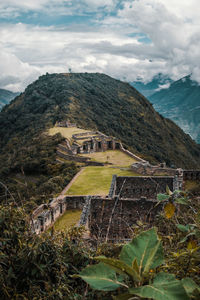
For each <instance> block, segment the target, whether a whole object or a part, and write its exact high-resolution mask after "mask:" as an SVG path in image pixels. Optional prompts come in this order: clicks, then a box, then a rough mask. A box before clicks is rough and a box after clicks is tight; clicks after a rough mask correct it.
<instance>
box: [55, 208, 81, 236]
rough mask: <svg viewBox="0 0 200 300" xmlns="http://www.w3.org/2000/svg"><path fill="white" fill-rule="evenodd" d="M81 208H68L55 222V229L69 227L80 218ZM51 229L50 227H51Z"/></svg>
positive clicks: (59, 229) (60, 229)
mask: <svg viewBox="0 0 200 300" xmlns="http://www.w3.org/2000/svg"><path fill="white" fill-rule="evenodd" d="M80 216H81V210H76V209H74V210H67V211H66V212H65V213H64V214H63V215H62V216H61V217H60V218H59V219H58V220H57V221H56V222H55V224H54V229H55V231H62V230H65V229H68V228H69V227H70V226H73V225H76V224H77V223H78V221H79V220H80ZM49 230H50V229H49Z"/></svg>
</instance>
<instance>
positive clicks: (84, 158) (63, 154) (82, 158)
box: [57, 150, 90, 163]
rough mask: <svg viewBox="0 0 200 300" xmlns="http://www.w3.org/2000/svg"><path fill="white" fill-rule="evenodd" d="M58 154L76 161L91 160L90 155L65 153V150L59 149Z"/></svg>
mask: <svg viewBox="0 0 200 300" xmlns="http://www.w3.org/2000/svg"><path fill="white" fill-rule="evenodd" d="M57 155H58V156H59V157H61V158H64V159H66V160H69V161H76V162H82V163H86V162H87V163H88V162H89V161H90V158H89V157H82V156H77V155H70V154H67V153H66V154H65V153H63V152H60V151H59V150H57Z"/></svg>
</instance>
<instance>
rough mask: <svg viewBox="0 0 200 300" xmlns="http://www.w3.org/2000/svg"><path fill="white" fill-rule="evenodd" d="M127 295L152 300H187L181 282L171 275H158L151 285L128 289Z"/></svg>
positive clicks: (187, 297)
mask: <svg viewBox="0 0 200 300" xmlns="http://www.w3.org/2000/svg"><path fill="white" fill-rule="evenodd" d="M129 293H131V294H134V295H137V296H140V297H142V298H148V299H149V298H150V299H154V300H183V299H184V300H189V299H190V298H189V296H188V295H187V293H186V291H185V289H184V287H183V285H182V283H181V281H179V280H176V279H175V276H174V275H173V274H167V273H159V274H157V276H156V277H155V279H154V281H153V283H152V284H149V285H144V286H141V287H139V288H130V289H129Z"/></svg>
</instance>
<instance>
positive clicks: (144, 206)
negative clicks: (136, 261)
mask: <svg viewBox="0 0 200 300" xmlns="http://www.w3.org/2000/svg"><path fill="white" fill-rule="evenodd" d="M156 204H158V203H157V201H156V200H147V199H146V198H143V197H141V198H140V199H137V200H136V199H135V200H134V199H123V200H122V199H119V198H118V197H114V198H92V199H91V204H90V214H89V220H88V225H89V230H90V236H91V237H92V238H93V239H96V240H101V241H113V242H117V241H118V242H119V241H124V240H127V239H130V238H131V235H132V234H133V226H134V225H136V223H137V222H138V221H141V222H145V223H148V224H149V227H150V226H152V225H153V222H154V221H155V218H156V215H157V214H158V212H159V211H160V210H161V208H162V204H158V205H156Z"/></svg>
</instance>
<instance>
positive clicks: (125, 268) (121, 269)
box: [95, 256, 140, 281]
mask: <svg viewBox="0 0 200 300" xmlns="http://www.w3.org/2000/svg"><path fill="white" fill-rule="evenodd" d="M95 259H97V260H99V261H101V262H103V263H104V264H106V265H108V266H110V267H111V268H112V269H113V270H115V271H116V272H117V273H119V274H122V275H123V274H124V275H129V276H131V277H132V279H133V280H135V281H140V276H139V272H136V271H135V270H134V268H131V267H130V266H129V265H127V264H126V263H125V262H123V261H122V260H119V259H114V258H107V257H105V256H97V257H95Z"/></svg>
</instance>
